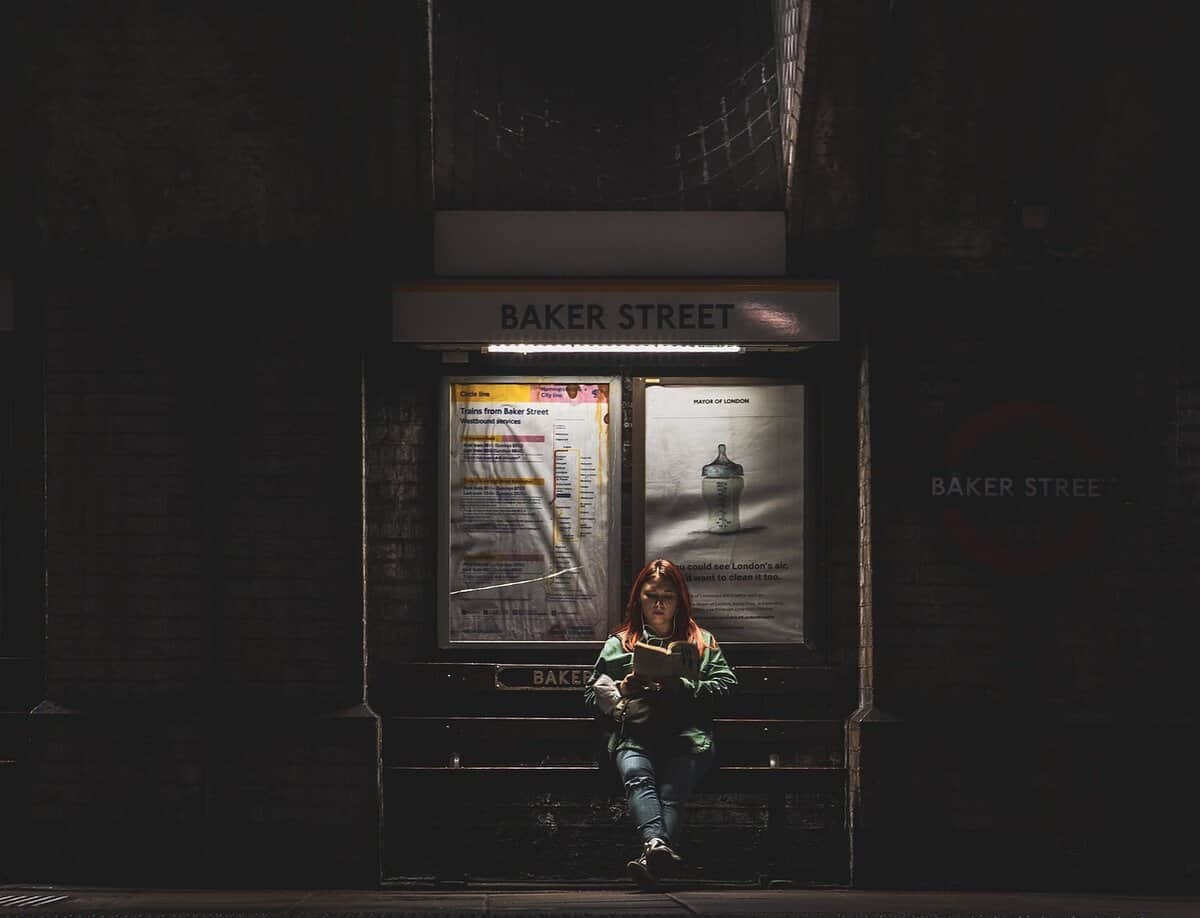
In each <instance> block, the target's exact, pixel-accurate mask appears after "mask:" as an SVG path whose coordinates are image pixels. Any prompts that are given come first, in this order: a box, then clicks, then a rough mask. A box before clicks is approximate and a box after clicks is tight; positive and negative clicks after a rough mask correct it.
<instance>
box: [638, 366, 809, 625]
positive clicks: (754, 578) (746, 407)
mask: <svg viewBox="0 0 1200 918" xmlns="http://www.w3.org/2000/svg"><path fill="white" fill-rule="evenodd" d="M645 405H646V411H645V431H646V462H645V505H644V506H645V557H646V559H647V560H650V559H652V558H667V559H669V560H671V561H673V562H675V563H676V564H677V565H679V567H680V568H682V569H683V571H684V573H685V574H686V575H687V580H688V587H689V590H690V592H691V594H692V599H693V601H694V605H695V611H696V619H697V621H699V623H700V624H701V625H703V626H705V627H711V628H712V630H713V631H714V632H715V633H716V634H717V635H719V637H720V639H721V640H722V641H745V642H771V643H780V642H783V643H787V642H798V641H802V640H803V618H802V609H803V604H804V515H805V508H804V485H805V481H804V474H805V472H804V387H803V386H801V385H789V384H767V383H762V384H759V383H755V384H742V385H732V384H730V385H715V384H714V385H704V384H695V385H693V384H688V385H647V386H646V400H645Z"/></svg>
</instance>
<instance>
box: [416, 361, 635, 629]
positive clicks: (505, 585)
mask: <svg viewBox="0 0 1200 918" xmlns="http://www.w3.org/2000/svg"><path fill="white" fill-rule="evenodd" d="M620 390H621V384H620V378H619V377H615V376H613V377H609V376H595V377H593V376H546V377H515V376H490V377H484V376H477V377H447V378H444V379H443V382H442V420H443V435H442V437H441V451H442V456H441V462H442V469H443V474H442V476H441V480H442V482H443V485H442V488H441V494H440V495H439V524H440V527H441V539H440V542H441V545H442V546H443V553H442V556H441V559H440V563H439V590H438V594H439V610H438V611H439V615H438V641H439V645H440V646H441V647H442V648H449V647H461V646H482V645H487V646H497V645H506V646H536V645H542V644H547V643H553V644H555V645H562V644H564V643H568V644H570V643H575V644H589V645H592V644H595V643H596V642H599V641H603V640H604V638H605V637H606V636H607V634H608V633H609V631H610V630H611V629H612V628H613V627H614V626H615V624H616V620H615V619H616V615H617V610H618V609H619V606H620V601H619V597H618V591H619V589H620V573H619V563H620V544H619V541H620V540H619V533H620V529H619V517H620V491H621V465H620V439H621V433H620V432H621V417H620V411H621V391H620Z"/></svg>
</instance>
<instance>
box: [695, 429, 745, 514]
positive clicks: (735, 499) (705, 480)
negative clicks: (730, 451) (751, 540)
mask: <svg viewBox="0 0 1200 918" xmlns="http://www.w3.org/2000/svg"><path fill="white" fill-rule="evenodd" d="M745 486H746V479H745V476H744V474H743V472H742V467H741V466H740V465H739V464H738V463H736V462H734V461H733V460H731V459H730V458H729V456H728V455H727V454H726V452H725V444H724V443H719V444H717V456H716V458H715V459H713V461H712V462H710V463H708V464H707V465H705V466H704V467H703V468H702V469H701V470H700V493H701V494H702V495H703V496H704V506H705V508H706V509H707V510H708V518H707V520H706V523H705V527H704V528H705V529H706V530H707V531H708V532H713V533H716V534H718V535H728V534H731V533H734V532H738V531H739V530H740V529H741V528H742V524H741V517H740V510H741V501H742V490H743V488H745Z"/></svg>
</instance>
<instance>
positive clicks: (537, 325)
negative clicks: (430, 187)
mask: <svg viewBox="0 0 1200 918" xmlns="http://www.w3.org/2000/svg"><path fill="white" fill-rule="evenodd" d="M838 334H839V328H838V287H837V285H836V284H832V283H802V282H786V281H781V282H779V283H777V284H770V283H766V282H729V281H719V282H718V281H713V282H708V283H696V284H694V285H692V284H687V285H684V284H683V283H682V282H677V283H674V284H671V285H666V284H655V283H654V282H650V281H644V282H641V283H640V284H639V283H636V282H630V283H628V284H626V283H614V282H603V281H596V282H591V283H588V282H586V281H561V282H558V283H556V284H540V285H539V284H535V283H534V282H525V283H522V284H510V285H508V286H505V285H503V284H500V283H498V282H493V283H491V284H482V283H475V282H469V281H464V282H457V283H455V282H428V283H424V284H408V285H400V286H397V287H396V288H395V289H394V290H393V293H392V339H393V340H395V341H407V342H413V343H446V344H480V343H484V344H489V343H490V344H499V343H520V342H526V343H540V342H541V343H565V344H614V343H620V344H639V343H650V344H653V343H705V342H707V343H732V344H796V343H805V342H813V341H836V340H838Z"/></svg>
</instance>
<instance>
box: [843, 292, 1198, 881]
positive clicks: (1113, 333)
mask: <svg viewBox="0 0 1200 918" xmlns="http://www.w3.org/2000/svg"><path fill="white" fill-rule="evenodd" d="M1061 270H1063V271H1064V272H1068V276H1067V278H1066V279H1065V280H1064V282H1062V283H1059V284H1052V283H1047V279H1048V275H1047V274H1040V275H1037V276H1036V277H1032V278H1029V279H1024V280H1021V281H1012V280H1010V281H1007V282H999V283H998V282H997V281H995V280H994V279H988V280H986V281H975V280H955V281H937V280H930V279H929V278H928V276H926V277H925V278H922V279H921V280H920V282H912V281H910V282H908V283H897V282H895V281H894V279H893V282H891V283H890V284H889V295H890V297H891V299H892V301H893V302H894V303H903V304H904V308H903V309H893V310H891V311H887V312H884V311H882V310H881V311H880V312H879V313H877V314H876V315H875V316H874V317H873V338H874V342H875V343H874V346H873V351H872V359H873V371H874V372H873V375H874V379H873V389H872V391H873V442H872V448H873V457H874V479H875V481H874V501H875V507H874V521H875V522H874V572H873V573H874V590H875V592H874V608H875V655H874V657H875V686H876V703H877V704H878V705H879V706H880V707H881V708H882V709H883V710H884V711H886V712H887V713H889V714H892V715H896V716H898V717H899V718H901V721H902V722H901V723H887V724H881V725H878V726H877V727H876V728H875V732H874V734H873V735H872V736H871V737H870V738H869V739H866V738H865V739H864V749H865V750H866V751H865V752H864V768H865V772H864V774H865V775H866V780H867V782H868V785H871V787H870V788H869V790H868V791H867V794H866V796H865V799H864V806H865V808H866V811H865V813H864V818H865V821H866V823H867V825H868V827H872V826H873V827H874V828H875V829H877V830H881V831H890V832H892V833H894V835H892V836H889V837H890V838H893V839H895V840H898V839H900V838H903V839H905V845H904V846H903V850H904V851H905V852H906V853H905V855H903V856H898V855H897V852H898V851H899V850H901V848H900V846H898V845H897V844H895V842H892V843H891V845H890V847H888V848H887V854H886V855H884V854H883V852H882V850H880V851H878V852H875V853H876V856H878V857H880V858H881V859H880V860H878V861H871V860H870V852H871V849H870V847H869V846H870V844H872V843H874V839H871V838H870V833H869V832H868V841H867V842H866V846H867V847H866V850H867V852H868V854H867V855H866V857H867V861H866V863H869V865H870V866H869V867H868V868H864V871H865V872H864V876H865V875H867V873H869V872H870V871H871V870H879V871H881V873H880V874H879V875H878V878H879V882H883V883H888V882H892V883H894V882H902V881H903V880H902V878H903V877H905V876H916V875H918V874H919V875H921V876H922V877H923V881H924V882H927V883H930V884H937V883H966V884H984V885H986V884H994V883H1007V884H1013V883H1016V884H1021V885H1033V886H1039V885H1041V886H1053V885H1056V884H1058V885H1062V884H1067V885H1072V884H1074V885H1077V886H1081V887H1096V886H1097V885H1100V886H1110V887H1112V886H1115V887H1121V886H1124V887H1125V888H1130V887H1139V888H1150V889H1153V888H1163V887H1165V886H1175V887H1177V886H1179V885H1180V884H1185V883H1188V882H1194V878H1195V869H1196V868H1195V863H1196V860H1197V858H1196V852H1195V846H1194V844H1192V843H1190V842H1189V841H1188V840H1187V838H1188V834H1187V831H1186V816H1184V815H1182V813H1186V812H1187V811H1188V807H1190V806H1191V805H1193V803H1194V793H1193V792H1192V791H1191V790H1190V789H1189V788H1188V787H1187V785H1188V783H1189V782H1188V781H1187V780H1186V779H1185V778H1184V775H1185V774H1187V772H1188V771H1189V770H1190V769H1192V768H1194V765H1195V761H1194V758H1193V757H1192V753H1191V752H1190V749H1189V748H1188V747H1187V746H1186V743H1185V736H1186V734H1187V732H1188V731H1189V729H1190V728H1189V727H1188V725H1189V724H1190V723H1192V719H1193V717H1194V715H1193V713H1192V712H1191V710H1190V701H1189V699H1190V698H1191V696H1192V694H1193V689H1194V677H1193V676H1191V675H1190V670H1191V667H1190V665H1189V663H1188V659H1187V654H1188V652H1189V648H1190V647H1191V646H1193V644H1194V641H1195V638H1196V636H1197V634H1196V625H1195V622H1194V616H1193V615H1191V613H1190V611H1189V610H1190V606H1191V601H1190V596H1191V594H1192V592H1193V590H1194V584H1195V579H1196V570H1195V561H1194V558H1195V554H1196V550H1197V548H1198V547H1200V546H1198V545H1197V541H1196V513H1195V505H1194V501H1191V502H1190V503H1189V501H1188V498H1187V496H1186V493H1185V488H1186V485H1185V482H1186V481H1187V480H1188V472H1187V466H1186V463H1187V461H1188V458H1187V455H1188V454H1187V450H1188V446H1187V443H1188V441H1187V436H1188V431H1187V429H1186V427H1185V425H1184V424H1183V423H1181V421H1182V418H1184V417H1186V414H1184V413H1183V412H1182V411H1181V410H1180V408H1179V407H1178V406H1179V404H1180V402H1181V401H1183V400H1185V399H1186V398H1188V397H1189V394H1188V393H1189V391H1190V390H1189V388H1188V383H1187V382H1186V380H1187V378H1188V377H1187V371H1186V370H1185V369H1183V367H1184V366H1185V365H1186V363H1187V362H1188V360H1190V358H1184V357H1183V351H1182V350H1181V349H1180V345H1179V343H1178V339H1177V337H1176V336H1175V335H1174V334H1172V332H1173V331H1175V330H1176V329H1177V326H1176V325H1175V323H1174V321H1173V319H1172V318H1171V317H1170V315H1169V314H1166V313H1165V312H1164V311H1159V310H1156V309H1153V308H1151V309H1150V311H1149V315H1150V316H1151V317H1153V319H1154V320H1155V321H1153V322H1139V323H1138V324H1137V325H1136V326H1132V325H1131V324H1130V323H1129V322H1128V321H1118V322H1114V323H1111V324H1103V325H1102V324H1100V323H1097V322H1096V321H1095V320H1094V316H1096V315H1097V314H1098V313H1101V312H1103V313H1105V314H1113V315H1121V314H1122V311H1124V314H1125V315H1126V316H1128V315H1129V313H1128V309H1129V306H1128V304H1129V303H1131V302H1135V301H1136V300H1137V297H1138V294H1139V292H1140V291H1142V290H1144V288H1145V283H1144V281H1143V279H1142V276H1141V275H1140V274H1138V275H1137V276H1133V277H1131V276H1129V275H1127V274H1125V273H1124V272H1121V271H1116V270H1109V271H1107V272H1105V273H1103V274H1099V276H1097V274H1094V273H1092V272H1091V271H1089V272H1088V273H1087V274H1086V275H1085V274H1083V273H1082V272H1075V271H1071V270H1070V269H1061ZM1060 279H1061V278H1060ZM1029 403H1037V404H1051V405H1053V406H1055V408H1056V409H1060V410H1061V412H1062V415H1063V416H1064V417H1069V418H1071V419H1073V421H1074V422H1075V423H1076V424H1078V427H1079V429H1081V430H1083V431H1085V432H1086V433H1087V435H1088V436H1090V437H1092V438H1094V440H1095V442H1096V444H1098V446H1099V449H1100V451H1101V457H1100V458H1099V459H1098V460H1096V461H1097V465H1096V466H1094V467H1093V471H1092V473H1093V474H1099V475H1101V476H1103V477H1105V478H1109V479H1111V480H1113V482H1114V491H1113V496H1112V497H1111V498H1107V499H1099V500H1097V501H1094V502H1093V503H1092V505H1091V508H1090V509H1092V510H1094V511H1096V512H1097V523H1096V530H1095V534H1094V540H1093V541H1092V542H1091V543H1090V544H1086V545H1084V546H1082V547H1081V548H1079V550H1078V551H1077V552H1075V553H1074V554H1072V555H1071V556H1069V557H1064V558H1063V559H1062V560H1060V561H1057V562H1053V563H1047V564H1044V565H1039V566H1037V567H1036V568H1035V569H1033V570H1027V571H1020V570H1012V569H1008V568H1003V567H1002V568H997V567H996V566H995V565H994V564H993V563H991V561H990V560H989V558H988V557H987V556H983V557H981V556H979V555H976V554H973V553H972V552H971V550H970V546H968V545H966V544H964V543H963V541H962V539H961V536H960V535H959V534H958V533H957V532H956V531H955V530H953V529H951V528H949V527H948V525H947V523H946V520H945V518H944V514H945V512H946V508H947V506H948V504H947V502H946V501H945V500H938V499H937V498H935V497H933V496H932V494H931V477H932V476H934V475H944V474H945V473H946V471H947V462H948V460H947V453H948V444H950V443H952V442H954V438H955V436H956V433H957V432H959V431H962V430H963V429H965V428H966V427H968V426H969V425H970V424H971V422H972V419H973V418H979V417H981V416H984V415H987V414H988V413H989V412H992V411H994V410H995V408H996V406H998V405H1006V404H1008V405H1011V404H1029ZM1022 417H1025V416H1022ZM1031 423H1032V426H1036V423H1033V422H1028V421H1027V420H1023V421H1021V422H1019V423H1016V424H1015V425H1014V426H1013V427H1010V428H1006V429H1000V428H997V429H995V430H994V431H993V432H991V433H990V434H989V437H990V440H988V439H985V440H983V441H981V443H980V444H979V446H978V449H977V452H976V454H975V456H974V457H973V458H974V460H975V461H979V460H980V459H982V461H983V466H982V467H981V466H978V465H977V466H976V467H975V471H976V473H980V472H981V470H982V474H989V473H990V474H993V475H997V474H1000V473H1002V472H1009V473H1013V472H1016V473H1018V474H1019V473H1020V472H1021V470H1022V469H1023V470H1024V471H1025V473H1028V474H1033V475H1058V474H1071V472H1070V471H1069V470H1070V469H1071V468H1072V467H1080V466H1081V465H1084V466H1086V464H1087V461H1088V460H1087V459H1081V458H1079V456H1078V455H1077V454H1076V453H1075V452H1074V447H1073V446H1072V447H1067V448H1066V449H1064V448H1063V445H1062V442H1061V441H1060V442H1058V443H1056V442H1055V439H1056V438H1057V437H1059V436H1060V434H1061V431H1060V430H1056V431H1055V432H1053V433H1050V434H1048V435H1046V436H1041V435H1040V434H1046V431H1044V430H1041V431H1039V432H1036V433H1035V432H1033V431H1032V427H1031V426H1030V425H1031ZM964 461H965V462H967V463H969V462H970V461H971V459H968V460H964ZM989 462H990V463H991V466H990V469H989V468H988V467H987V463H989ZM1051 469H1057V471H1051ZM959 471H960V472H966V471H969V469H959ZM986 500H987V499H986V498H980V499H978V500H976V501H975V502H974V503H971V504H968V503H966V502H964V501H959V502H958V503H957V504H956V505H957V506H958V507H960V508H964V509H965V511H966V512H968V513H969V514H971V518H972V520H973V521H974V522H975V523H976V524H977V525H978V526H979V527H980V530H981V531H982V532H983V533H984V535H985V536H986V537H987V538H988V539H990V540H993V541H994V542H997V543H1003V544H1004V545H1006V546H1009V547H1011V548H1013V549H1014V550H1015V551H1024V552H1032V553H1033V555H1034V557H1039V554H1038V551H1039V547H1040V548H1046V547H1048V546H1050V545H1051V544H1053V543H1054V542H1055V540H1056V539H1058V538H1059V537H1060V536H1061V535H1062V534H1063V533H1064V532H1066V531H1068V530H1069V528H1070V527H1071V525H1072V524H1073V522H1074V520H1075V519H1076V518H1077V515H1078V513H1079V512H1080V509H1079V504H1078V502H1076V504H1075V505H1073V506H1071V507H1070V508H1069V509H1068V505H1066V504H1061V503H1060V505H1059V506H1054V505H1053V504H1052V502H1051V501H1049V500H1043V501H1041V502H1040V503H1039V502H1038V501H1036V500H1025V501H1023V502H1022V501H1017V502H1015V503H1012V502H1010V503H1009V504H1007V505H1005V504H1002V503H1001V502H999V501H998V502H997V503H996V504H995V505H994V506H990V507H989V506H984V503H985V502H986ZM868 732H870V731H868ZM872 753H873V756H872ZM872 757H874V762H873V763H872V762H871V759H872ZM913 825H920V826H921V830H920V831H919V832H914V831H913V830H912V828H911V827H912V826H913ZM1016 838H1022V839H1023V841H1022V844H1021V846H1019V847H1020V853H1019V854H1015V855H1014V853H1013V848H1014V840H1015V839H1016ZM918 861H919V862H922V863H925V864H930V863H937V864H938V867H937V868H936V869H930V868H928V867H926V868H924V869H922V870H920V871H918V869H917V868H916V866H915V864H916V862H918ZM1118 868H1119V871H1118ZM1189 877H1190V879H1189Z"/></svg>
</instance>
